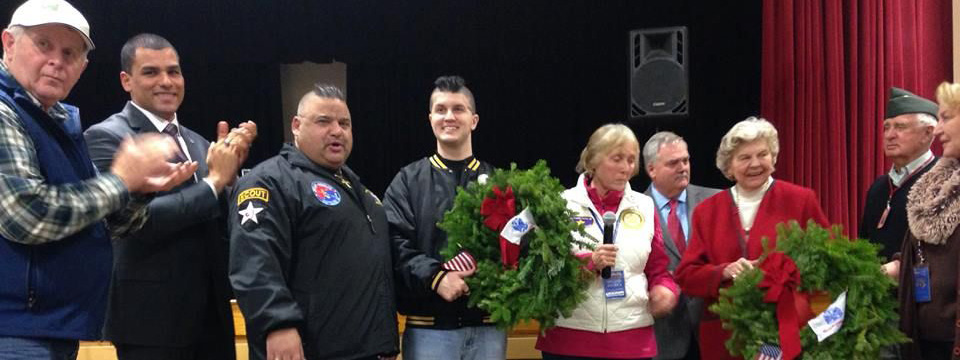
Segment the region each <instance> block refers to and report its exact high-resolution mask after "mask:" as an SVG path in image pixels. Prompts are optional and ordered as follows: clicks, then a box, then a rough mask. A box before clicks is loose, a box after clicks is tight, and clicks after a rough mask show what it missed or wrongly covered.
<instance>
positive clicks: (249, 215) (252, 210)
mask: <svg viewBox="0 0 960 360" xmlns="http://www.w3.org/2000/svg"><path fill="white" fill-rule="evenodd" d="M261 211H263V208H258V207H255V206H253V202H248V203H247V208H246V209H243V210H240V211H238V213H239V214H240V216H243V218H241V219H240V225H243V224H246V223H247V220H253V222H254V223H257V224H259V223H260V221H258V220H257V214H259V213H260V212H261Z"/></svg>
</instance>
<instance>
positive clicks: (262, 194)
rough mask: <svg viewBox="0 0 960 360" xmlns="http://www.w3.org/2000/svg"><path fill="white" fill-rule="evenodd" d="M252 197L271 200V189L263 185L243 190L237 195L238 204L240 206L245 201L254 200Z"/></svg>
mask: <svg viewBox="0 0 960 360" xmlns="http://www.w3.org/2000/svg"><path fill="white" fill-rule="evenodd" d="M252 199H257V200H260V201H263V202H269V201H270V191H269V190H267V189H265V188H262V187H255V188H249V189H246V190H244V191H241V192H240V194H239V195H237V206H240V204H243V202H244V201H247V200H252Z"/></svg>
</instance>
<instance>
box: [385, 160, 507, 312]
mask: <svg viewBox="0 0 960 360" xmlns="http://www.w3.org/2000/svg"><path fill="white" fill-rule="evenodd" d="M449 165H452V164H449ZM463 165H464V166H463V169H462V170H453V169H451V168H450V167H449V166H448V164H446V163H444V161H443V160H442V159H441V158H440V157H439V156H437V155H433V156H429V157H426V158H423V159H420V160H417V161H415V162H413V163H410V164H409V165H407V166H405V167H403V168H402V169H400V172H398V173H397V175H396V177H394V178H393V181H392V182H391V183H390V186H389V187H388V188H387V192H386V194H385V195H384V200H383V204H384V207H385V208H386V211H387V220H388V221H389V222H390V238H391V239H392V241H393V256H394V261H395V274H396V281H397V305H398V307H399V309H400V312H401V313H403V314H405V315H408V319H407V325H408V326H419V327H430V328H439V329H452V328H459V327H462V326H472V325H481V324H484V323H489V321H484V319H486V318H487V317H488V316H487V314H486V313H485V312H483V311H482V310H480V309H476V308H468V307H467V297H466V296H464V297H461V298H459V299H457V300H456V301H454V302H447V301H445V300H443V298H441V297H440V295H438V294H437V293H436V291H435V290H434V289H435V288H436V285H437V282H438V281H439V276H440V275H441V273H440V272H441V269H440V265H441V262H442V261H443V260H442V257H441V256H440V251H441V250H443V249H445V248H446V247H447V234H446V233H445V232H443V230H440V229H439V228H437V223H438V222H440V220H441V219H443V214H444V213H445V212H446V211H447V210H449V209H450V208H452V207H453V200H454V197H455V196H456V195H457V187H465V186H466V185H467V184H469V183H470V182H472V181H477V178H478V177H479V176H480V175H481V174H490V173H491V172H493V167H492V166H490V165H489V164H487V163H485V162H482V161H479V160H477V159H475V158H473V157H471V158H468V159H466V160H464V162H463Z"/></svg>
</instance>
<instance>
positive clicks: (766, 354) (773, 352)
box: [753, 344, 783, 360]
mask: <svg viewBox="0 0 960 360" xmlns="http://www.w3.org/2000/svg"><path fill="white" fill-rule="evenodd" d="M780 359H783V353H782V352H781V351H780V347H779V346H776V345H770V344H763V345H760V349H759V350H757V356H756V357H754V358H753V360H780Z"/></svg>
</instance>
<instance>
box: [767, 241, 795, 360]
mask: <svg viewBox="0 0 960 360" xmlns="http://www.w3.org/2000/svg"><path fill="white" fill-rule="evenodd" d="M760 269H761V270H763V280H761V281H760V283H759V284H757V287H758V288H761V289H763V288H767V293H766V294H765V295H764V297H763V301H764V302H768V303H776V304H777V322H778V323H779V327H780V331H779V332H780V347H781V348H782V349H783V358H784V359H785V360H793V359H794V358H796V357H797V356H799V355H800V352H801V351H802V350H803V349H802V348H801V345H800V319H799V318H798V315H797V308H796V306H795V304H794V298H795V295H796V290H797V287H798V286H800V281H801V279H800V273H798V272H797V264H796V263H794V262H793V259H790V257H789V256H787V255H786V254H784V253H783V252H779V251H775V252H772V253H770V255H767V258H766V259H764V260H763V263H761V264H760Z"/></svg>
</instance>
